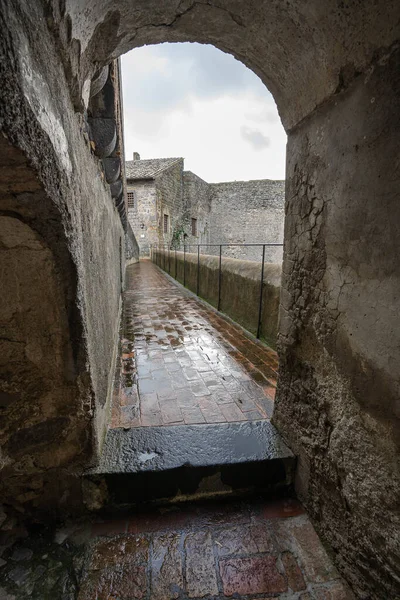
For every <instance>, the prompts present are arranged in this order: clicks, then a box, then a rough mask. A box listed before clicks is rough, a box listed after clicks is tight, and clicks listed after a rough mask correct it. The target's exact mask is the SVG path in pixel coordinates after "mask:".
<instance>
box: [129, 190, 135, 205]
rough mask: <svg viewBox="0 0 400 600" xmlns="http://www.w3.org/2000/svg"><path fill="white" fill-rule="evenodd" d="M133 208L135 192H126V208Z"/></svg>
mask: <svg viewBox="0 0 400 600" xmlns="http://www.w3.org/2000/svg"><path fill="white" fill-rule="evenodd" d="M134 206H135V192H132V191H131V192H128V208H133V207H134Z"/></svg>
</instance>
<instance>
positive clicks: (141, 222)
mask: <svg viewBox="0 0 400 600" xmlns="http://www.w3.org/2000/svg"><path fill="white" fill-rule="evenodd" d="M183 167H184V159H183V158H155V159H149V160H141V159H140V155H139V154H138V153H137V152H135V153H134V160H132V161H127V162H126V164H125V170H126V178H127V190H128V219H129V222H130V224H131V227H132V229H133V231H134V233H135V236H136V238H137V240H138V243H139V247H140V251H141V254H142V256H147V255H148V254H149V248H150V245H152V244H166V245H169V246H172V247H175V248H177V247H180V246H182V245H183V244H185V245H186V246H187V247H188V248H189V249H190V246H193V245H197V244H210V245H211V246H210V247H208V249H207V251H206V248H203V249H202V250H203V252H204V253H206V252H207V253H209V254H216V253H218V252H219V250H218V247H217V244H232V245H231V246H226V247H224V254H225V255H226V256H230V257H232V258H242V259H247V260H260V259H261V255H262V249H261V247H260V246H256V247H246V248H243V247H240V246H239V247H238V246H237V244H257V243H259V244H262V243H275V244H282V243H283V223H284V201H285V182H284V181H271V180H268V179H262V180H256V181H231V182H225V183H207V182H206V181H204V180H203V179H201V178H200V177H198V176H197V175H195V174H194V173H192V172H191V171H184V170H183ZM213 244H215V246H213ZM266 260H267V261H268V262H280V261H281V260H282V248H280V247H278V248H272V247H271V248H267V251H266Z"/></svg>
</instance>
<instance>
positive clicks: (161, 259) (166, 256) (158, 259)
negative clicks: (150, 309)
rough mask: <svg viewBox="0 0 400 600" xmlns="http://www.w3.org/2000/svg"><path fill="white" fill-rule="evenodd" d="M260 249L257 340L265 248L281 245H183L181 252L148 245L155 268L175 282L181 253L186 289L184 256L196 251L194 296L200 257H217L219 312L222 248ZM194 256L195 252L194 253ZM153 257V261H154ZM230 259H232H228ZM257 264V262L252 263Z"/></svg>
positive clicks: (219, 305) (259, 334) (197, 293)
mask: <svg viewBox="0 0 400 600" xmlns="http://www.w3.org/2000/svg"><path fill="white" fill-rule="evenodd" d="M228 247H229V248H233V247H235V248H239V247H240V248H257V247H258V248H260V264H261V272H260V294H259V301H258V320H257V338H258V339H260V336H261V319H262V309H263V285H264V269H265V253H266V248H283V244H275V243H271V244H184V245H183V250H182V249H181V247H178V248H176V247H174V248H172V247H171V244H151V245H150V259H151V260H152V261H153V262H155V264H156V265H157V266H159V267H160V268H161V269H163V270H164V271H166V272H167V273H168V274H169V275H171V276H172V277H174V279H176V280H177V273H178V269H177V264H178V262H177V261H178V254H177V253H178V252H182V251H183V285H184V286H185V287H186V263H187V261H186V254H187V253H190V249H191V248H196V249H197V281H196V295H197V296H199V292H200V255H211V256H218V257H219V261H218V303H217V310H218V311H220V310H221V290H222V259H223V258H228V257H224V256H223V249H224V248H228ZM202 248H204V249H209V248H217V249H218V250H217V254H214V253H210V252H207V251H205V252H201V249H202ZM194 254H196V252H194ZM154 256H155V260H154ZM171 256H172V262H173V263H174V269H173V272H171V271H172V270H171ZM229 258H232V257H229ZM253 262H258V261H253Z"/></svg>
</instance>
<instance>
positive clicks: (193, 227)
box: [192, 219, 197, 235]
mask: <svg viewBox="0 0 400 600" xmlns="http://www.w3.org/2000/svg"><path fill="white" fill-rule="evenodd" d="M192 235H197V219H192Z"/></svg>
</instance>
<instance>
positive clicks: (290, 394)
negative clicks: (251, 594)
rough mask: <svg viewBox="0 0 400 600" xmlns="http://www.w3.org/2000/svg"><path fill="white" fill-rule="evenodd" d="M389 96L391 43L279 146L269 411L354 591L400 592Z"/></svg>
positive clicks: (394, 147)
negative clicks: (282, 224)
mask: <svg viewBox="0 0 400 600" xmlns="http://www.w3.org/2000/svg"><path fill="white" fill-rule="evenodd" d="M399 98H400V52H399V50H398V49H396V48H393V50H392V51H388V52H387V53H385V54H384V55H383V56H382V57H381V59H380V60H379V61H378V62H377V63H375V64H374V65H373V66H372V67H371V69H370V71H369V73H368V75H360V76H359V77H357V78H356V79H355V80H354V82H352V84H351V85H350V86H349V88H348V89H347V90H346V91H344V92H343V93H341V94H340V95H338V96H336V97H335V99H333V100H332V101H330V102H327V103H326V104H325V106H323V107H321V109H320V110H319V111H317V113H316V114H315V115H313V116H312V118H310V119H308V120H307V121H305V122H304V123H303V124H302V125H301V126H299V127H298V128H297V130H296V131H294V132H293V133H291V134H290V136H289V143H288V158H287V174H288V183H287V185H288V193H287V198H288V200H287V220H286V231H285V261H284V269H283V281H282V295H281V301H282V310H281V326H280V344H279V345H280V378H279V383H278V394H277V400H276V409H275V413H274V422H275V424H276V425H277V427H278V428H279V430H280V431H281V432H282V433H283V434H284V436H285V438H286V440H287V441H288V443H289V444H290V445H291V447H292V449H293V450H294V451H295V452H296V453H297V454H298V456H299V469H298V482H297V490H298V493H299V494H300V497H301V498H302V499H303V500H304V501H305V503H306V506H307V508H308V510H309V511H310V513H311V515H312V517H313V518H314V520H315V522H316V524H317V525H318V526H319V530H320V531H321V532H322V534H323V536H324V538H325V539H327V540H328V541H329V542H330V544H331V545H332V547H333V548H334V550H335V552H336V554H337V561H338V564H339V566H340V568H341V571H342V572H343V573H344V575H345V577H346V578H347V579H348V580H349V581H350V582H351V583H352V584H353V585H354V587H355V589H356V590H357V591H358V593H359V594H360V597H362V598H367V597H368V598H395V597H398V596H399V595H400V588H399V564H400V551H399V531H400V528H399V507H400V465H399V460H400V454H399V442H400V426H399V425H400V422H399V418H400V404H399V398H400V389H399V384H400V377H399V373H400V329H399V316H398V303H399V298H400V272H399V259H398V257H399V255H400V202H399V178H400V154H399V139H400V110H399ZM367 589H368V590H369V592H368V593H366V591H365V590H367Z"/></svg>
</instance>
